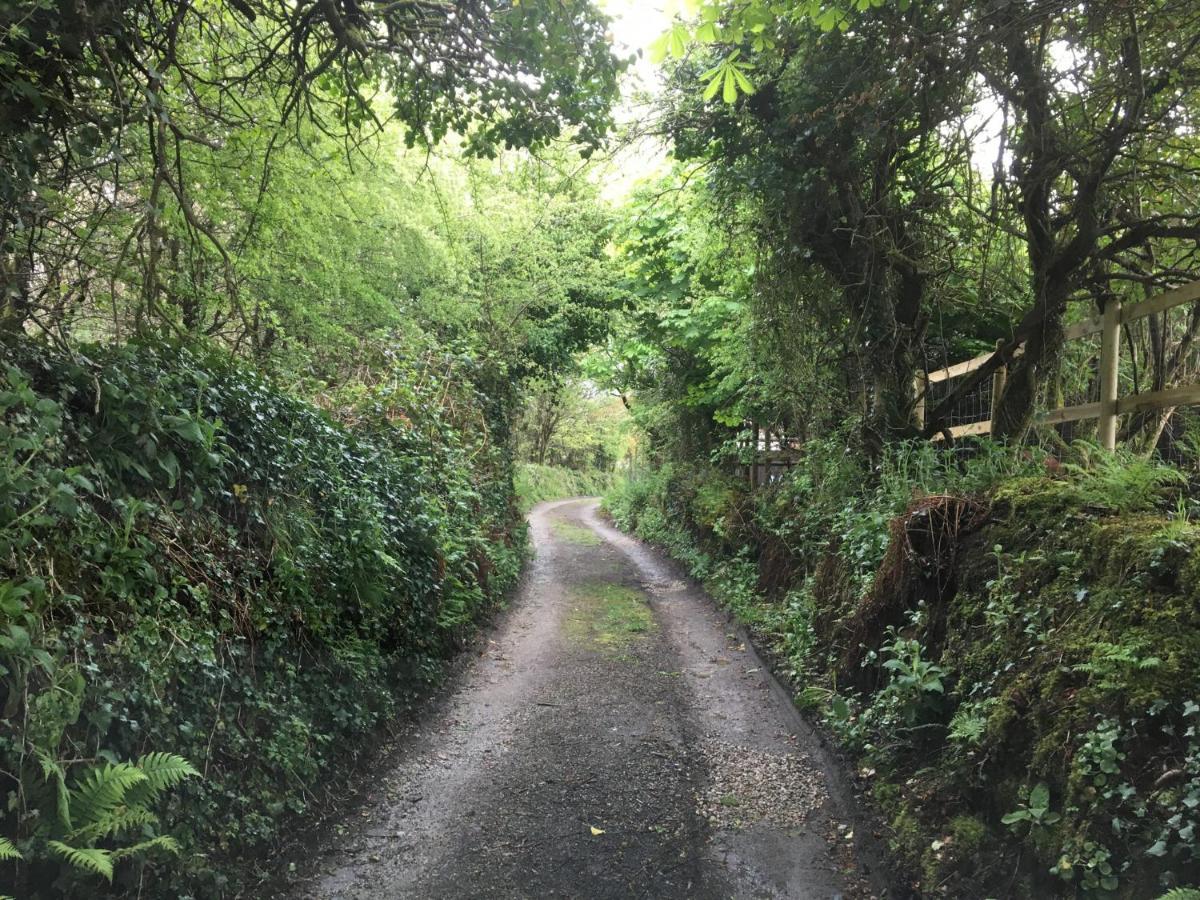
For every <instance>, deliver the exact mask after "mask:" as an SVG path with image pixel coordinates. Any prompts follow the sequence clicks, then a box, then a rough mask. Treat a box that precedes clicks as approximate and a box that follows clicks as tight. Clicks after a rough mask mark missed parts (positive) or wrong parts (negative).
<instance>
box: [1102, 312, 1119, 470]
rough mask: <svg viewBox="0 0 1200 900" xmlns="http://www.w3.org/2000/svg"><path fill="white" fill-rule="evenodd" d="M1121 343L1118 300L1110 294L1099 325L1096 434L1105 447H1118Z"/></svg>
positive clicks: (1113, 448) (1112, 448)
mask: <svg viewBox="0 0 1200 900" xmlns="http://www.w3.org/2000/svg"><path fill="white" fill-rule="evenodd" d="M1120 347H1121V304H1120V302H1119V301H1117V300H1116V298H1113V297H1110V298H1109V300H1108V302H1107V303H1105V304H1104V320H1103V323H1102V325H1101V327H1100V428H1099V432H1098V438H1099V440H1100V446H1101V447H1103V448H1104V449H1105V450H1115V449H1116V447H1117V388H1118V385H1117V375H1118V371H1119V364H1120V361H1121V356H1120Z"/></svg>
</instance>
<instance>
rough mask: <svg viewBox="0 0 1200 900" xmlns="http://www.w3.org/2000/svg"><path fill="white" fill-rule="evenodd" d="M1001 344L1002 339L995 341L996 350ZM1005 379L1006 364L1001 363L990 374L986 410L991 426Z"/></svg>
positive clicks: (1006, 375)
mask: <svg viewBox="0 0 1200 900" xmlns="http://www.w3.org/2000/svg"><path fill="white" fill-rule="evenodd" d="M1003 346H1004V341H1003V340H998V341H996V352H997V353H999V352H1000V348H1001V347H1003ZM1006 381H1008V366H1006V365H1004V364H1003V363H1001V364H1000V367H999V368H998V369H996V372H995V374H993V375H992V408H991V409H990V410H988V421H989V422H991V423H992V427H993V428H994V427H995V425H996V408H997V407H998V406H999V405H1000V395H1001V394H1003V393H1004V384H1005V382H1006ZM989 433H990V432H989Z"/></svg>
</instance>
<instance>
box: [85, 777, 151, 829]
mask: <svg viewBox="0 0 1200 900" xmlns="http://www.w3.org/2000/svg"><path fill="white" fill-rule="evenodd" d="M146 780H147V779H146V775H145V773H144V772H142V770H141V769H139V768H137V767H136V766H134V765H131V764H130V763H116V764H112V763H109V764H106V765H104V766H99V767H96V768H94V769H92V770H91V771H89V772H88V773H87V774H86V775H84V776H83V778H81V779H80V780H79V782H78V784H77V785H76V787H75V790H74V792H73V793H72V796H71V812H72V814H73V815H74V816H75V817H76V821H77V822H80V823H82V825H81V827H87V826H89V825H95V824H96V823H98V822H101V821H103V819H104V817H105V816H107V815H109V814H110V813H111V812H112V811H113V810H114V809H116V807H117V806H119V805H120V804H121V803H122V802H124V800H125V794H126V792H127V791H128V790H129V789H130V788H131V787H133V786H134V785H136V784H140V783H142V782H144V781H146Z"/></svg>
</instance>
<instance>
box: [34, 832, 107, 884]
mask: <svg viewBox="0 0 1200 900" xmlns="http://www.w3.org/2000/svg"><path fill="white" fill-rule="evenodd" d="M46 846H47V847H49V848H50V849H51V850H53V851H54V852H55V853H57V854H58V855H59V856H61V857H63V859H65V860H66V861H67V862H69V863H70V864H71V865H72V866H74V867H75V868H76V869H82V870H83V871H84V872H91V873H93V874H95V875H101V876H103V877H104V878H106V879H107V880H108V881H112V877H113V864H112V854H111V853H110V852H109V851H108V850H101V849H100V848H99V847H72V846H70V845H69V844H64V843H63V842H62V841H47V842H46Z"/></svg>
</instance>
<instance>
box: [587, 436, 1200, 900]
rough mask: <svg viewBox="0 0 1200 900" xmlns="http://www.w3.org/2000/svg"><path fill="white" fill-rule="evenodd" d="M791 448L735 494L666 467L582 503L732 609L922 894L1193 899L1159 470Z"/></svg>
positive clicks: (1170, 491) (1186, 520) (1187, 724)
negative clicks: (798, 460)
mask: <svg viewBox="0 0 1200 900" xmlns="http://www.w3.org/2000/svg"><path fill="white" fill-rule="evenodd" d="M858 465H859V464H857V463H854V462H853V461H851V460H850V459H849V458H848V457H846V456H844V455H839V454H838V453H837V448H836V447H834V446H825V447H823V446H822V445H820V444H816V445H814V446H812V447H810V450H809V454H808V458H807V459H806V460H805V461H804V462H803V463H802V464H801V466H800V467H798V468H797V469H795V470H793V472H792V473H791V475H790V477H789V478H787V479H785V480H784V481H783V482H782V483H780V484H778V485H777V486H775V487H772V488H770V489H768V490H764V491H759V492H756V493H754V494H751V493H749V492H748V491H747V490H746V488H745V487H744V486H743V484H742V483H741V482H739V481H738V480H736V479H731V478H728V477H725V476H721V475H719V474H716V473H713V472H709V471H686V470H683V469H681V468H678V467H671V466H667V467H664V468H663V469H661V470H659V471H658V472H657V473H655V474H652V475H650V476H648V477H647V478H645V479H642V480H640V481H638V482H634V483H631V484H628V485H626V486H624V487H621V488H619V489H618V490H617V491H615V492H614V493H613V494H612V495H610V497H609V499H608V501H607V502H608V506H609V508H610V510H611V511H612V513H613V515H614V517H615V518H616V519H617V521H618V522H619V523H620V524H621V525H623V526H624V527H627V528H630V529H632V530H635V531H637V532H638V533H639V534H641V535H643V536H644V537H647V538H650V539H652V540H656V541H658V542H659V543H661V544H663V545H665V546H667V547H668V548H670V549H671V550H673V551H674V552H675V553H676V555H677V556H680V557H681V558H683V559H684V560H685V561H686V562H688V564H689V565H690V566H691V568H692V570H693V571H694V572H695V573H696V574H697V575H699V576H700V577H702V578H704V579H705V580H706V581H707V582H708V584H709V585H710V587H711V588H712V589H713V590H714V591H715V593H717V595H718V596H720V597H721V598H722V599H723V600H724V601H725V602H726V603H728V604H729V605H730V606H731V607H732V608H733V609H734V610H735V611H736V612H738V613H739V614H740V615H741V616H742V617H743V618H744V619H745V620H746V621H747V622H748V623H749V624H750V625H751V626H752V627H753V628H754V629H755V630H756V632H757V634H758V636H759V638H760V639H761V640H762V641H763V642H765V643H766V644H769V645H770V647H771V649H772V650H774V651H775V653H776V655H777V658H779V659H780V660H782V661H783V663H782V664H783V665H784V666H785V667H786V668H788V669H789V670H790V671H789V672H788V673H787V674H789V675H791V676H792V677H793V679H794V680H795V681H796V683H798V684H800V685H801V686H802V691H801V693H800V695H799V697H798V702H800V703H802V704H804V705H806V706H808V707H809V708H810V709H811V710H812V712H813V714H815V715H818V716H820V717H822V718H823V719H824V720H825V722H826V723H827V725H828V726H829V727H830V728H831V729H832V730H833V731H834V732H835V733H836V734H837V736H838V737H839V738H840V739H841V740H842V741H843V742H844V744H845V745H846V746H847V747H848V748H850V749H851V750H852V751H853V752H854V754H855V755H856V756H857V758H858V759H859V760H860V765H861V775H862V778H863V780H864V784H865V785H866V786H867V787H868V788H869V790H870V791H871V793H873V795H874V797H875V799H876V800H877V802H878V804H879V805H880V807H881V808H882V810H883V812H884V814H885V817H886V819H887V821H888V822H889V823H890V842H891V845H892V848H893V851H894V853H895V857H896V861H897V863H898V867H899V869H900V870H901V871H902V872H905V873H907V874H906V876H905V877H906V878H907V880H909V881H910V882H911V884H912V886H913V887H914V888H915V889H916V890H918V891H919V892H921V893H922V894H924V895H927V896H947V897H985V896H986V897H994V896H1012V897H1029V898H1033V897H1046V896H1066V897H1074V896H1078V897H1122V898H1147V897H1156V896H1158V895H1159V894H1161V893H1163V892H1165V891H1166V890H1168V889H1170V888H1171V887H1174V886H1177V885H1190V884H1195V883H1196V882H1198V881H1200V867H1198V864H1197V853H1198V851H1200V838H1198V837H1197V835H1196V827H1197V824H1198V823H1200V736H1198V726H1200V706H1198V705H1197V700H1198V698H1200V554H1198V553H1197V549H1198V548H1200V526H1197V525H1196V524H1193V522H1192V521H1191V519H1192V517H1193V515H1194V510H1195V504H1194V502H1193V501H1192V500H1191V499H1190V489H1189V485H1188V483H1187V482H1186V479H1184V478H1183V476H1182V475H1180V474H1179V473H1178V472H1177V471H1175V470H1172V469H1168V468H1165V467H1163V466H1160V465H1158V464H1155V463H1151V462H1146V461H1144V460H1140V459H1136V458H1132V457H1107V456H1104V455H1102V454H1098V453H1096V452H1095V451H1094V450H1092V449H1091V448H1088V447H1086V446H1080V447H1076V448H1075V449H1074V450H1073V451H1072V454H1071V456H1070V458H1069V459H1063V460H1059V459H1056V458H1043V457H1042V456H1041V455H1040V454H1033V455H1031V454H1030V453H1028V452H1023V453H1010V452H1009V451H1005V450H1003V449H1001V448H996V447H992V446H990V445H981V446H980V447H978V448H976V449H975V450H972V451H970V452H968V453H967V454H965V455H964V454H962V453H959V454H957V455H956V454H948V453H945V454H944V453H939V452H938V451H935V450H933V449H930V448H928V447H902V448H898V449H896V450H895V451H893V452H891V453H889V456H888V458H887V459H886V460H884V462H883V463H882V465H881V466H880V468H879V469H877V470H876V471H875V472H874V473H872V472H868V471H865V470H859V468H858Z"/></svg>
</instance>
